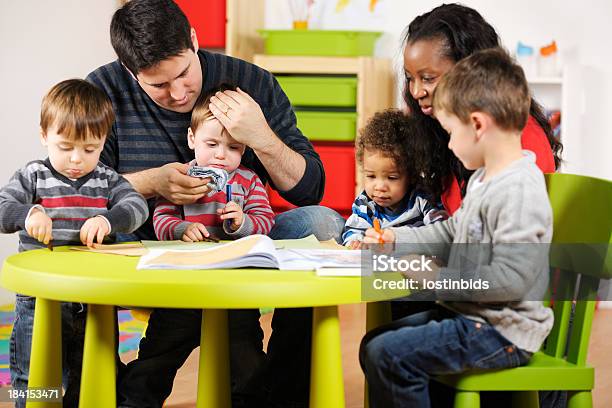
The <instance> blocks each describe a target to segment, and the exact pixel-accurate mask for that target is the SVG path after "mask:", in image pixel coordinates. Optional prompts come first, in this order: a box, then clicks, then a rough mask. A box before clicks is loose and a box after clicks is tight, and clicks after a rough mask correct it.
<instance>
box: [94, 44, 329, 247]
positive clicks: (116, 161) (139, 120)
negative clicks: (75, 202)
mask: <svg viewBox="0 0 612 408" xmlns="http://www.w3.org/2000/svg"><path fill="white" fill-rule="evenodd" d="M198 57H199V59H200V65H201V69H202V78H203V79H202V81H203V83H202V92H203V93H207V92H209V91H211V90H212V89H213V88H215V87H217V86H219V85H220V84H222V83H229V84H232V85H236V86H238V87H240V88H241V89H242V90H244V91H245V92H247V93H248V94H249V95H250V96H251V97H252V98H253V99H254V100H255V101H256V102H257V103H258V104H259V106H260V107H261V109H262V112H263V114H264V116H265V119H266V121H267V122H268V125H269V126H270V128H271V129H272V130H273V131H274V133H275V134H276V135H277V136H278V138H279V139H280V140H281V141H282V142H283V143H285V144H286V145H287V146H288V147H289V148H291V149H292V150H293V151H295V152H297V153H299V154H300V155H301V156H302V157H304V159H305V161H306V169H305V171H304V174H303V176H302V178H301V179H300V181H298V183H297V184H296V185H295V187H293V188H292V189H291V190H288V191H281V192H280V194H281V196H283V198H285V199H286V200H287V201H289V202H291V203H293V204H295V205H298V206H303V205H313V204H318V203H319V202H320V201H321V198H322V197H323V188H324V186H325V173H324V170H323V165H322V163H321V159H320V158H319V155H318V154H317V153H316V152H315V151H314V149H313V147H312V144H311V143H310V142H309V141H308V139H306V137H304V135H303V134H302V132H301V131H300V130H299V129H298V128H297V126H296V117H295V114H294V112H293V110H292V108H291V104H290V102H289V99H288V98H287V95H285V93H284V92H283V90H282V89H281V87H280V85H279V84H278V82H277V81H276V79H275V78H274V76H273V75H272V74H270V73H269V72H268V71H266V70H264V69H262V68H260V67H258V66H256V65H253V64H250V63H248V62H246V61H242V60H240V59H237V58H232V57H229V56H226V55H221V54H215V53H210V52H207V51H203V50H199V51H198ZM87 80H88V81H90V82H92V83H94V84H95V85H96V86H98V87H99V88H100V89H102V90H103V91H104V92H106V94H107V95H108V96H109V98H110V100H111V102H112V104H113V110H114V111H115V123H114V124H113V127H112V130H111V134H110V135H108V137H107V140H106V144H105V145H104V151H103V152H102V155H101V157H100V160H101V161H102V162H103V163H105V164H107V165H108V166H110V167H112V168H113V169H115V170H117V171H118V172H119V173H121V174H123V173H131V172H137V171H141V170H145V169H150V168H153V167H160V166H163V165H164V164H167V163H171V162H180V163H187V162H189V161H191V160H193V158H194V153H193V150H191V149H189V147H188V145H187V128H188V127H189V122H190V120H191V112H187V113H178V112H173V111H169V110H167V109H164V108H162V107H160V106H158V105H157V104H156V103H155V102H154V101H153V100H152V99H151V98H150V97H149V96H148V95H147V94H146V93H145V92H144V91H143V90H142V88H141V87H140V85H139V84H138V82H137V81H136V80H135V79H134V78H133V77H132V75H131V74H130V73H129V72H128V70H127V69H126V68H125V67H124V66H123V65H122V64H121V63H120V62H119V61H115V62H112V63H110V64H107V65H104V66H102V67H100V68H98V69H97V70H95V71H94V72H92V73H91V74H89V75H88V77H87ZM242 164H243V165H244V166H246V167H247V168H249V169H252V170H253V171H254V172H255V173H257V175H258V176H259V178H260V179H261V180H262V182H263V183H264V184H266V183H270V184H272V187H273V188H275V186H274V185H273V182H272V180H271V179H270V177H269V175H268V171H267V170H266V169H265V168H264V166H263V164H262V163H261V161H260V160H259V159H258V158H257V156H256V155H255V153H254V152H253V150H251V149H250V148H247V149H246V152H245V153H244V155H243V156H242ZM149 205H150V207H149V208H151V210H152V209H153V208H154V205H155V199H154V198H153V199H151V200H149ZM151 213H153V211H151ZM149 221H150V220H149ZM137 234H138V236H140V237H141V238H146V239H154V237H155V234H154V231H153V227H152V225H151V224H150V222H147V224H145V226H143V228H141V229H139V230H138V231H137Z"/></svg>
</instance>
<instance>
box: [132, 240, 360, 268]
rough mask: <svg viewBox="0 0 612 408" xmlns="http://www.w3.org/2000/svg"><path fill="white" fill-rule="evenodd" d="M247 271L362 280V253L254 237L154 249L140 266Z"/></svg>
mask: <svg viewBox="0 0 612 408" xmlns="http://www.w3.org/2000/svg"><path fill="white" fill-rule="evenodd" d="M285 242H286V241H285ZM244 267H251V268H276V269H281V270H301V271H317V273H318V274H320V275H333V276H337V275H346V276H359V275H360V273H361V251H355V250H343V249H327V248H326V247H324V246H323V245H319V244H315V245H309V246H308V248H293V247H292V246H291V245H287V246H286V247H283V246H281V247H280V248H277V247H276V245H275V242H274V241H273V240H272V239H270V238H269V237H267V236H265V235H251V236H248V237H244V238H241V239H239V240H236V241H232V242H229V243H226V244H219V245H215V246H211V247H207V248H202V249H185V250H180V249H163V248H152V249H150V250H149V252H148V253H147V254H146V255H143V256H142V257H141V258H140V262H139V263H138V269H233V268H244ZM332 271H333V273H331V272H332Z"/></svg>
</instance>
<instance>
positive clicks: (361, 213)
mask: <svg viewBox="0 0 612 408" xmlns="http://www.w3.org/2000/svg"><path fill="white" fill-rule="evenodd" d="M352 211H353V213H352V214H351V216H350V217H349V218H348V220H346V224H345V225H344V233H343V234H342V244H343V245H346V244H348V243H350V242H351V241H362V240H363V237H364V235H365V231H366V230H367V229H368V228H372V225H373V223H374V218H378V219H379V220H380V226H381V227H382V228H388V227H402V226H412V227H420V226H423V225H428V224H431V223H433V222H436V221H442V220H445V219H447V218H448V214H447V213H446V211H444V210H443V209H442V205H441V204H438V205H437V206H432V205H431V203H430V202H429V200H427V198H426V196H425V194H423V193H421V192H419V191H418V190H413V191H412V192H411V193H409V194H406V196H405V197H404V198H403V199H402V201H401V202H400V204H399V206H398V207H397V208H396V209H395V211H392V210H389V209H388V208H384V207H381V206H379V205H378V204H376V203H375V202H374V201H373V200H372V199H371V198H370V197H368V195H367V194H366V192H365V191H363V192H362V193H361V194H359V195H358V196H357V198H356V199H355V202H353V206H352Z"/></svg>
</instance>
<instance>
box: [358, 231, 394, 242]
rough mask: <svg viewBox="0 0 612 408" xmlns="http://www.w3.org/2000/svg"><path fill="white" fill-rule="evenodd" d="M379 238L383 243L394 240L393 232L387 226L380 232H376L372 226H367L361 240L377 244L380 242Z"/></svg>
mask: <svg viewBox="0 0 612 408" xmlns="http://www.w3.org/2000/svg"><path fill="white" fill-rule="evenodd" d="M380 238H382V240H383V242H384V243H385V244H391V243H393V242H395V234H394V233H393V231H392V230H391V229H389V228H386V229H383V230H382V234H381V233H379V232H377V231H376V230H375V229H374V228H368V229H367V230H366V232H365V237H363V242H364V243H365V244H378V243H380Z"/></svg>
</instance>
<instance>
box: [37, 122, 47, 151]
mask: <svg viewBox="0 0 612 408" xmlns="http://www.w3.org/2000/svg"><path fill="white" fill-rule="evenodd" d="M38 129H39V132H40V143H42V145H43V146H45V147H46V146H47V132H45V131H44V129H43V128H42V127H39V128H38Z"/></svg>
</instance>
